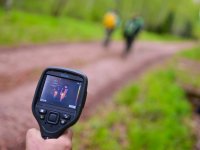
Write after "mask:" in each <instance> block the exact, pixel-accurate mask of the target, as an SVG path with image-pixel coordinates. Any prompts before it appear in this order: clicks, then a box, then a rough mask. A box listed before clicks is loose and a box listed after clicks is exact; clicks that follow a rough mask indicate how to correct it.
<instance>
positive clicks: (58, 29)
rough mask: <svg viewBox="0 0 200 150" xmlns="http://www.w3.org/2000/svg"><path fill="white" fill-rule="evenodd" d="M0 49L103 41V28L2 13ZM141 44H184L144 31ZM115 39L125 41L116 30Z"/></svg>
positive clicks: (75, 21)
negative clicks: (157, 42) (10, 46)
mask: <svg viewBox="0 0 200 150" xmlns="http://www.w3.org/2000/svg"><path fill="white" fill-rule="evenodd" d="M0 18H1V19H0V26H1V28H0V34H1V36H0V45H22V44H30V43H31V44H33V43H56V42H66V41H67V42H69V41H70V42H71V41H92V40H100V39H102V38H103V36H104V35H103V34H104V30H103V27H102V26H101V25H100V24H98V23H94V22H91V21H84V20H79V19H74V18H71V17H66V16H60V17H53V16H49V15H46V14H41V15H39V14H34V13H25V12H22V11H14V10H13V11H11V12H8V13H5V12H3V11H0ZM139 38H140V39H141V40H154V41H155V40H156V41H158V40H162V41H166V40H167V41H168V40H176V41H177V40H181V39H180V38H177V37H174V36H172V35H157V34H155V33H149V32H146V31H144V32H143V33H142V34H141V36H140V37H139ZM113 39H117V40H119V39H122V33H121V31H120V30H116V32H115V33H114V35H113Z"/></svg>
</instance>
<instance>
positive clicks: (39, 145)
mask: <svg viewBox="0 0 200 150" xmlns="http://www.w3.org/2000/svg"><path fill="white" fill-rule="evenodd" d="M55 149H56V150H71V149H72V132H71V131H70V130H68V131H67V132H65V133H64V134H63V135H62V136H60V137H59V138H57V139H47V140H44V139H43V138H42V137H41V134H40V131H39V130H37V129H34V128H33V129H29V130H28V131H27V134H26V150H55Z"/></svg>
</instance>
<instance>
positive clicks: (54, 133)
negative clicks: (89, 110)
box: [32, 67, 88, 139]
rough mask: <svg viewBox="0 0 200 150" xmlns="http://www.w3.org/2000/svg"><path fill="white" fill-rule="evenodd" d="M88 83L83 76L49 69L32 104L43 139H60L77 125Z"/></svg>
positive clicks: (73, 72) (45, 71)
mask: <svg viewBox="0 0 200 150" xmlns="http://www.w3.org/2000/svg"><path fill="white" fill-rule="evenodd" d="M87 85H88V79H87V77H86V75H84V74H83V73H81V72H79V71H76V70H73V69H67V68H58V67H50V68H47V69H46V70H44V72H43V73H42V75H41V78H40V80H39V82H38V85H37V88H36V91H35V95H34V98H33V103H32V112H33V115H34V117H35V118H36V120H37V122H38V124H39V126H40V131H41V135H42V137H43V138H44V139H47V138H58V137H59V136H60V135H61V134H62V133H63V132H64V131H65V130H66V129H67V128H69V127H70V126H72V125H73V124H75V123H76V122H77V121H78V119H79V117H80V115H81V112H82V109H83V108H84V105H85V101H86V97H87Z"/></svg>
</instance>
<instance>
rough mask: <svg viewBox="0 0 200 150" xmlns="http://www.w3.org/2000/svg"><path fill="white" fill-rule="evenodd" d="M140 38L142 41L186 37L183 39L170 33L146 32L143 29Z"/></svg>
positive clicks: (177, 39)
mask: <svg viewBox="0 0 200 150" xmlns="http://www.w3.org/2000/svg"><path fill="white" fill-rule="evenodd" d="M139 39H140V40H143V41H147V40H148V41H184V40H187V39H183V38H181V37H178V36H175V35H171V34H156V33H153V32H146V31H143V32H142V34H141V35H140V36H139Z"/></svg>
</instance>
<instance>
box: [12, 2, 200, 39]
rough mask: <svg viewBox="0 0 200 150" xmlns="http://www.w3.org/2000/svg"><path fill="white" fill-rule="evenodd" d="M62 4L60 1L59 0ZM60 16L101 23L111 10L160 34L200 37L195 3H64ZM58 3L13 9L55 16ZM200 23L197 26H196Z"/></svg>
mask: <svg viewBox="0 0 200 150" xmlns="http://www.w3.org/2000/svg"><path fill="white" fill-rule="evenodd" d="M58 1H61V0H58ZM62 1H66V3H64V4H63V5H64V6H62V5H61V6H62V7H61V8H60V9H62V10H61V13H60V15H68V16H71V17H76V18H79V19H86V20H90V21H91V20H92V21H98V22H101V20H102V17H103V15H104V13H105V12H106V11H107V10H109V9H115V10H118V12H119V14H120V16H121V18H122V20H126V19H128V18H130V17H132V16H133V15H134V14H140V15H142V17H144V20H145V27H146V29H148V30H149V31H153V32H157V33H173V34H176V35H181V36H184V37H191V36H200V32H196V31H199V30H200V27H199V19H198V18H199V16H198V11H199V6H198V4H196V3H195V2H194V0H181V1H174V0H167V1H166V0H151V1H147V0H140V1H138V0H84V1H82V0H62ZM56 3H57V0H45V1H41V0H26V1H24V0H19V1H14V6H15V7H14V8H17V9H21V10H25V11H31V12H33V11H34V12H36V13H45V14H52V11H53V10H54V9H55V6H56ZM197 24H198V25H197Z"/></svg>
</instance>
